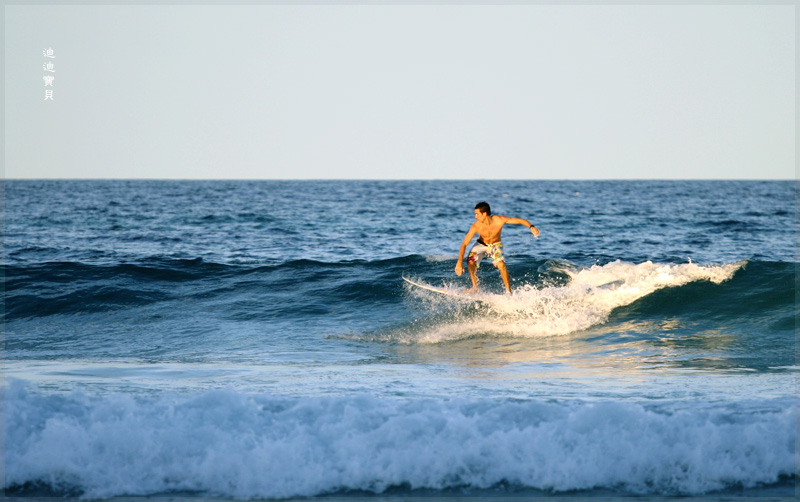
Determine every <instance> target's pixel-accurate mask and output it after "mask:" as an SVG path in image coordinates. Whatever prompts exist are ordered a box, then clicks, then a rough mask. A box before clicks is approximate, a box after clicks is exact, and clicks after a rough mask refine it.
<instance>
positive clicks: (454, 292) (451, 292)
mask: <svg viewBox="0 0 800 502" xmlns="http://www.w3.org/2000/svg"><path fill="white" fill-rule="evenodd" d="M403 280H404V281H406V282H407V283H409V284H411V285H412V286H416V287H418V288H422V289H425V290H428V291H432V292H434V293H439V294H440V295H445V296H452V297H454V298H461V299H462V300H471V301H474V302H485V301H487V300H489V299H490V297H492V296H495V295H491V294H486V293H467V292H464V291H462V290H459V289H450V288H437V287H436V286H431V285H429V284H425V283H422V282H416V281H412V280H411V279H409V278H408V277H403Z"/></svg>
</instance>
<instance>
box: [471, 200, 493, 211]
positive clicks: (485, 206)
mask: <svg viewBox="0 0 800 502" xmlns="http://www.w3.org/2000/svg"><path fill="white" fill-rule="evenodd" d="M475 209H477V210H478V211H480V212H482V213H486V214H492V208H490V207H489V203H488V202H478V203H477V204H475Z"/></svg>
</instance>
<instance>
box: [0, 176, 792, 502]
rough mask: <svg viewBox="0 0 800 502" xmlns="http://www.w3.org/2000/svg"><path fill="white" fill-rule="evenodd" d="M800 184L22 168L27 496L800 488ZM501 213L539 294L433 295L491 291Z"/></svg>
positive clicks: (21, 363) (10, 470)
mask: <svg viewBox="0 0 800 502" xmlns="http://www.w3.org/2000/svg"><path fill="white" fill-rule="evenodd" d="M795 198H796V185H795V184H794V183H793V182H789V181H763V182H759V181H584V182H578V181H490V182H484V181H408V182H405V181H240V182H235V181H21V180H8V181H6V182H5V235H4V272H5V311H4V322H5V357H4V374H5V377H6V385H5V386H4V393H5V400H4V403H5V408H4V419H5V470H6V472H5V474H6V476H5V477H6V481H5V489H6V494H7V495H18V496H29V495H56V496H64V495H84V496H88V497H111V496H131V495H132V496H171V495H182V496H189V497H258V498H289V497H301V496H324V495H358V496H365V497H367V496H376V495H404V496H409V495H410V496H415V495H420V496H435V495H458V496H463V497H485V496H488V495H501V496H506V495H535V496H541V495H545V496H560V495H581V496H595V495H596V496H613V495H620V496H628V495H650V496H663V495H681V496H687V495H690V496H708V495H724V496H733V495H747V496H758V495H769V496H793V495H794V491H795V488H794V485H795V482H796V480H797V472H796V461H797V453H796V426H797V420H798V416H797V400H796V391H797V376H798V370H800V367H798V365H797V361H796V337H795V322H796V311H795V294H796V282H795V268H796V266H797V258H796V254H795V252H796V251H795V249H796V246H795V245H796V241H795V225H796V220H795V218H796V213H795ZM481 200H485V201H488V202H489V203H490V204H491V205H492V208H493V211H494V212H495V213H496V214H505V215H510V216H517V217H522V218H526V219H529V220H530V221H531V222H533V223H534V224H535V225H537V226H538V227H539V228H540V230H541V236H540V237H539V238H538V239H537V238H534V237H533V236H531V235H530V233H529V232H528V231H527V229H525V228H523V227H520V226H512V225H509V226H507V227H506V228H505V229H504V231H503V241H504V247H505V251H506V257H507V263H508V268H509V271H510V274H511V277H512V283H511V284H512V289H513V290H514V293H515V294H514V296H511V297H506V296H502V295H497V296H495V297H491V298H490V299H489V300H488V301H486V302H482V303H476V302H471V301H464V300H460V299H455V298H449V297H444V296H440V295H436V294H435V293H430V292H427V291H424V290H420V289H415V288H413V287H411V286H409V285H407V284H406V283H405V282H404V281H403V280H402V277H404V276H405V277H411V278H414V279H417V280H420V281H423V282H426V283H428V284H432V285H436V286H442V285H444V286H449V287H465V288H466V287H467V286H468V282H469V279H468V278H467V276H466V274H465V275H464V276H462V277H456V276H455V274H454V267H455V262H456V257H457V253H458V247H459V245H460V243H461V240H462V239H463V237H464V235H465V233H466V231H467V230H468V228H469V226H470V225H471V223H472V222H473V221H474V218H473V211H472V208H473V207H474V205H475V203H477V202H478V201H481ZM480 276H481V286H482V288H483V289H484V290H485V291H488V292H494V293H501V292H502V283H501V281H500V278H499V275H498V273H497V271H496V270H493V267H492V266H491V265H490V264H488V263H484V264H483V265H482V266H481V269H480Z"/></svg>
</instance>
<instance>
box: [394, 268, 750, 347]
mask: <svg viewBox="0 0 800 502" xmlns="http://www.w3.org/2000/svg"><path fill="white" fill-rule="evenodd" d="M744 265H745V262H738V263H730V264H723V265H697V264H694V263H686V264H675V265H670V264H658V263H652V262H649V261H648V262H644V263H639V264H632V263H626V262H622V261H619V260H618V261H615V262H612V263H608V264H605V265H602V266H600V265H595V266H592V267H590V268H585V269H581V270H569V269H564V270H563V272H565V273H566V274H568V275H569V277H570V280H569V282H568V283H567V284H566V285H559V286H541V285H525V286H522V287H520V288H517V289H516V290H515V291H514V295H513V296H505V295H488V296H484V297H481V302H482V305H481V306H480V307H478V306H476V305H474V304H470V303H469V302H468V301H467V302H466V303H465V301H464V300H460V299H453V298H449V297H442V296H440V295H436V294H435V293H428V292H425V291H419V290H415V291H414V292H413V294H414V295H416V296H417V297H418V298H424V299H425V301H426V304H427V305H429V307H430V308H431V309H432V310H439V309H441V307H442V306H443V305H448V306H455V307H457V308H458V309H459V310H460V312H461V313H462V314H463V315H451V316H448V317H447V318H445V319H444V320H442V319H439V320H437V321H436V322H435V323H433V324H432V325H430V326H427V327H425V328H424V329H422V330H419V331H414V330H403V331H402V332H398V333H395V334H394V336H393V339H395V340H397V341H400V342H405V343H439V342H444V341H452V340H458V339H464V338H470V337H475V336H512V337H523V338H526V337H527V338H531V337H548V336H560V335H566V334H570V333H574V332H577V331H581V330H585V329H587V328H590V327H591V326H594V325H597V324H601V323H603V322H605V321H606V320H607V319H608V317H609V315H610V314H611V312H612V311H613V310H614V309H616V308H619V307H623V306H625V305H630V304H631V303H633V302H635V301H637V300H639V299H641V298H644V297H646V296H647V295H650V294H652V293H653V292H655V291H657V290H660V289H663V288H668V287H679V286H683V285H685V284H688V283H691V282H696V281H710V282H712V283H715V284H720V283H722V282H724V281H726V280H728V279H730V278H731V277H732V276H733V274H734V273H735V272H736V271H737V270H739V269H740V268H742V267H743V266H744ZM476 312H480V315H475V314H476Z"/></svg>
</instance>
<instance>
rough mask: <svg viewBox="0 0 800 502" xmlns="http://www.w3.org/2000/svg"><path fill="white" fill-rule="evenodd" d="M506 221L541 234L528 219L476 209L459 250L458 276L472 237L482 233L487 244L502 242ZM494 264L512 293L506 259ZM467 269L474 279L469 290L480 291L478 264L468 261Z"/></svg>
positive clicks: (508, 291)
mask: <svg viewBox="0 0 800 502" xmlns="http://www.w3.org/2000/svg"><path fill="white" fill-rule="evenodd" d="M506 223H510V224H512V225H525V226H526V227H530V229H531V233H532V234H533V235H534V236H536V237H538V236H539V229H538V228H536V227H534V226H533V225H532V224H531V222H529V221H528V220H524V219H522V218H511V217H509V216H500V215H491V214H488V213H485V212H483V211H481V210H480V209H475V223H473V224H472V226H471V227H469V232H467V236H466V237H464V242H462V243H461V249H459V251H458V262H457V263H456V275H457V276H459V277H461V274H463V273H464V265H463V262H464V253H465V252H466V250H467V246H468V245H469V243H470V242H471V241H472V238H473V237H475V234H478V235H480V236H481V238H482V239H483V242H485V243H486V244H495V243H497V242H500V233H501V232H502V231H503V225H505V224H506ZM494 265H495V267H497V269H498V270H499V271H500V276H501V277H502V278H503V284H504V285H505V287H506V293H507V294H509V295H510V294H511V283H510V281H509V278H508V269H507V268H506V263H505V261H500V262H497V263H495V264H494ZM467 270H469V278H470V279H471V280H472V288H471V289H468V290H467V292H470V293H475V292H477V291H478V264H477V263H467Z"/></svg>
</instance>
